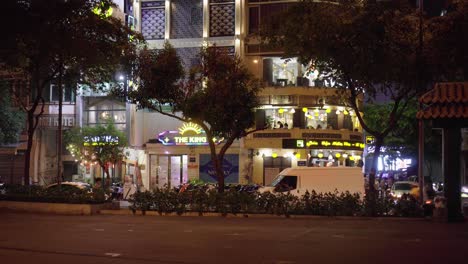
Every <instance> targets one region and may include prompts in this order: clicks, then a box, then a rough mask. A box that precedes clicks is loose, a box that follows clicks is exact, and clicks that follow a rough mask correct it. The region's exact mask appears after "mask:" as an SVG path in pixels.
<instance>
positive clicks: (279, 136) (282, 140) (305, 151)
mask: <svg viewBox="0 0 468 264" xmlns="http://www.w3.org/2000/svg"><path fill="white" fill-rule="evenodd" d="M244 145H245V147H247V148H249V149H250V152H251V157H252V163H253V169H252V175H253V176H252V182H253V183H257V184H269V183H270V182H271V180H272V179H273V178H274V177H275V176H276V175H277V174H278V173H279V172H281V171H282V170H283V169H286V168H290V167H301V166H317V167H330V166H351V167H356V166H359V167H361V166H362V153H363V150H364V146H365V145H364V143H363V140H362V133H360V132H356V131H349V130H347V131H340V130H326V131H323V132H321V131H314V132H310V130H308V129H300V128H293V129H288V130H279V129H274V130H264V131H259V132H256V133H253V134H252V135H251V136H250V135H249V136H248V137H247V138H246V139H245V144H244Z"/></svg>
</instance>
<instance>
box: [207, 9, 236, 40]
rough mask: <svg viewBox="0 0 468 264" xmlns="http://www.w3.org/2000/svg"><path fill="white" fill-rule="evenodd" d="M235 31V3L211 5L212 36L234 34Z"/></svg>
mask: <svg viewBox="0 0 468 264" xmlns="http://www.w3.org/2000/svg"><path fill="white" fill-rule="evenodd" d="M234 33H235V5H234V4H212V5H210V36H211V37H222V36H234Z"/></svg>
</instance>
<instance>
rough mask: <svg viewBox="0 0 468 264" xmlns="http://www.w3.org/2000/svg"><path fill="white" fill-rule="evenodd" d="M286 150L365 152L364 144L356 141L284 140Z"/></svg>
mask: <svg viewBox="0 0 468 264" xmlns="http://www.w3.org/2000/svg"><path fill="white" fill-rule="evenodd" d="M283 148H285V149H302V148H305V149H313V148H320V149H345V150H348V149H349V150H363V149H364V143H362V142H360V141H354V140H315V139H314V140H312V139H283Z"/></svg>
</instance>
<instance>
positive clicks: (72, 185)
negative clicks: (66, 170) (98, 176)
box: [46, 182, 92, 192]
mask: <svg viewBox="0 0 468 264" xmlns="http://www.w3.org/2000/svg"><path fill="white" fill-rule="evenodd" d="M58 188H63V189H64V190H73V189H80V190H86V191H89V192H92V188H91V185H90V184H88V183H84V182H62V183H60V186H59V184H58V183H52V184H49V185H47V186H46V189H48V190H55V189H58Z"/></svg>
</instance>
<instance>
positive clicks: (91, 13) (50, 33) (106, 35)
mask: <svg viewBox="0 0 468 264" xmlns="http://www.w3.org/2000/svg"><path fill="white" fill-rule="evenodd" d="M112 5H113V4H112V1H111V0H72V1H63V0H24V1H16V0H6V1H4V2H2V10H3V12H4V15H3V16H2V17H1V18H0V20H1V23H0V29H1V32H2V34H3V35H2V37H3V38H2V42H1V43H0V62H1V63H0V67H1V70H2V71H10V72H21V73H23V77H24V78H25V79H26V80H27V82H26V83H27V85H25V87H23V89H12V90H11V91H10V92H11V94H12V97H13V99H14V100H16V101H17V103H18V104H19V105H20V106H21V109H22V110H23V111H24V112H26V113H27V129H28V145H27V150H26V154H25V171H24V182H25V184H29V165H30V154H31V148H32V142H33V136H34V131H35V129H36V127H37V126H38V124H39V118H40V115H41V114H42V113H43V112H44V98H43V97H42V95H43V91H44V90H45V89H46V87H47V86H48V85H50V84H51V83H55V84H58V85H59V86H61V84H62V83H65V82H68V83H72V84H76V83H79V84H82V85H88V86H90V87H94V88H100V87H104V86H106V85H108V84H112V83H114V81H115V75H116V74H117V72H118V71H123V70H128V71H129V70H130V69H131V64H132V62H133V61H134V58H135V56H136V52H137V46H138V44H139V42H140V40H141V39H142V38H141V36H140V35H139V34H136V33H135V32H133V31H131V30H130V29H129V28H128V27H126V26H124V25H123V22H122V21H120V20H118V19H116V18H113V17H108V16H106V15H105V14H106V13H107V11H104V10H107V9H108V7H110V6H112ZM99 10H101V12H98V11H99ZM12 25H14V26H12ZM19 92H21V93H19ZM24 96H27V97H29V98H30V100H29V102H27V101H26V100H23V101H21V100H20V99H23V98H24Z"/></svg>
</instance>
